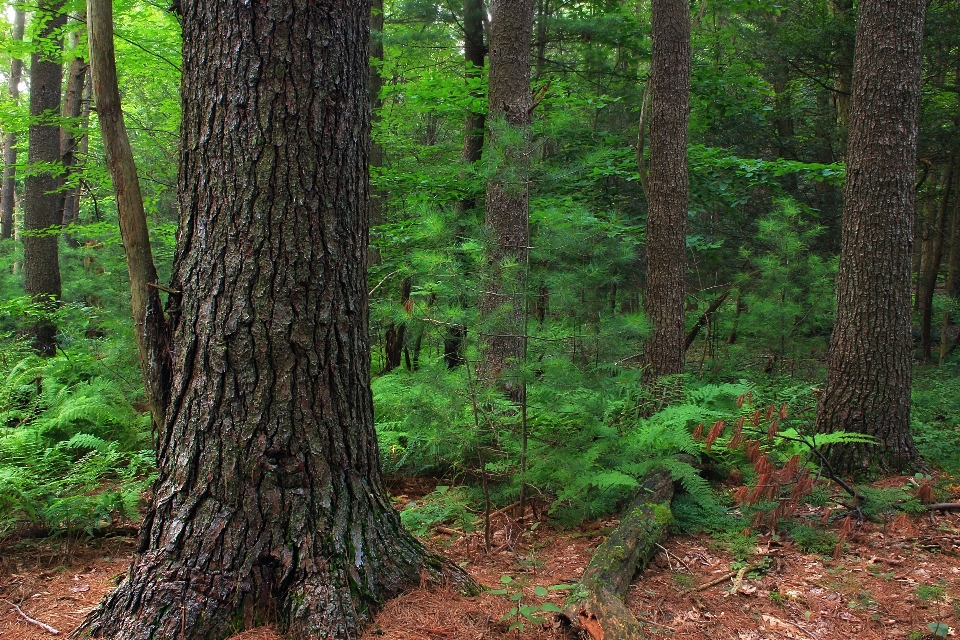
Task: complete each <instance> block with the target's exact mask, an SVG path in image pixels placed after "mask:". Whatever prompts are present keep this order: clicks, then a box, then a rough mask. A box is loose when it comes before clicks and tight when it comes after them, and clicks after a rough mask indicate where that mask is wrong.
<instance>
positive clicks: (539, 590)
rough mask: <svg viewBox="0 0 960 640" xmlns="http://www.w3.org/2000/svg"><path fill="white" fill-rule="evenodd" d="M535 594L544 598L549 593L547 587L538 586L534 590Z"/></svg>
mask: <svg viewBox="0 0 960 640" xmlns="http://www.w3.org/2000/svg"><path fill="white" fill-rule="evenodd" d="M533 592H534V593H535V594H537V596H538V597H540V598H542V597H543V596H545V595H547V593H549V592H548V591H547V588H546V587H541V586H536V587H534V588H533Z"/></svg>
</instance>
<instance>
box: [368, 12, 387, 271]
mask: <svg viewBox="0 0 960 640" xmlns="http://www.w3.org/2000/svg"><path fill="white" fill-rule="evenodd" d="M374 60H376V61H377V62H380V61H381V60H383V0H373V3H372V6H371V8H370V63H371V64H370V111H371V116H370V117H371V120H370V121H371V123H372V124H375V123H377V122H378V121H379V120H380V107H382V106H383V101H382V100H381V99H380V90H381V89H382V88H383V77H381V75H380V69H379V67H377V66H376V65H375V64H374V63H373V62H374ZM383 160H384V154H383V146H382V145H381V144H379V143H378V142H375V141H374V139H373V135H371V136H370V169H371V173H373V169H379V168H381V167H382V166H383ZM385 196H386V194H384V193H383V191H381V190H380V189H373V190H371V191H370V216H369V225H370V226H371V227H377V226H379V225H381V224H383V222H384V220H383V201H384V198H385ZM373 237H374V236H373V235H371V239H372V238H373ZM369 261H370V264H371V265H373V264H380V251H379V250H378V249H377V248H376V247H374V246H372V245H371V247H370V249H369Z"/></svg>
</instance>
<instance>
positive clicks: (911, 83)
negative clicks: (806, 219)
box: [816, 0, 926, 471]
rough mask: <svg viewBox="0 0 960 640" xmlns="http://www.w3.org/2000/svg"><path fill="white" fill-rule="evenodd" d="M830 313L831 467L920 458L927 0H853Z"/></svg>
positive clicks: (911, 462)
mask: <svg viewBox="0 0 960 640" xmlns="http://www.w3.org/2000/svg"><path fill="white" fill-rule="evenodd" d="M858 11H859V15H858V18H857V46H856V53H855V59H854V79H853V99H852V103H851V107H850V109H851V110H850V140H849V145H848V162H847V179H846V183H845V184H844V210H843V237H842V240H841V245H842V246H841V254H840V270H839V274H838V278H837V315H836V321H835V323H834V328H833V335H832V337H831V344H830V363H829V372H828V375H827V383H826V387H825V389H824V392H823V395H822V396H821V397H820V402H819V406H818V408H817V424H816V430H817V432H818V433H832V432H835V431H841V430H843V431H852V432H859V433H865V434H868V435H870V436H873V437H874V438H876V440H877V444H876V445H862V444H856V445H853V444H851V445H843V446H833V447H831V449H830V452H829V456H830V459H831V462H832V463H833V464H834V465H836V468H837V470H838V471H871V470H872V471H878V470H883V471H892V470H900V469H908V468H914V467H916V466H917V465H920V464H922V461H921V460H920V458H919V455H918V453H917V450H916V448H915V447H914V444H913V438H912V436H911V434H910V385H911V375H912V372H911V358H910V354H911V339H910V259H911V254H910V251H911V245H912V243H913V229H912V224H913V213H914V207H913V200H914V178H915V175H916V170H915V166H916V149H917V115H918V109H919V102H920V87H921V79H920V63H921V44H922V37H923V18H924V12H925V11H926V2H925V0H896V1H888V0H883V1H881V0H864V1H862V2H861V3H860V4H859V7H858Z"/></svg>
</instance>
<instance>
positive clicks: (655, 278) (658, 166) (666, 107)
mask: <svg viewBox="0 0 960 640" xmlns="http://www.w3.org/2000/svg"><path fill="white" fill-rule="evenodd" d="M652 28H653V58H652V61H651V63H650V82H651V83H652V89H651V90H652V93H653V96H652V103H651V114H650V177H649V191H648V193H647V200H648V202H649V209H648V212H647V290H646V294H645V295H644V301H643V302H644V311H645V312H646V314H647V317H648V318H649V319H650V322H651V324H652V325H653V335H652V336H651V337H650V339H649V341H648V343H647V347H646V361H647V366H648V368H647V375H648V376H649V378H651V379H656V378H659V377H661V376H668V375H673V374H679V373H683V365H684V348H683V346H684V338H685V332H686V326H685V318H684V311H685V307H686V286H685V277H686V238H687V208H688V203H689V198H690V188H689V182H688V177H687V118H688V116H689V112H690V109H689V105H690V6H689V4H688V3H687V2H685V1H684V0H653V3H652Z"/></svg>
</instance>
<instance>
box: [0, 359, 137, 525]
mask: <svg viewBox="0 0 960 640" xmlns="http://www.w3.org/2000/svg"><path fill="white" fill-rule="evenodd" d="M2 357H3V360H4V361H6V362H7V363H10V362H11V360H13V359H16V364H14V365H13V366H12V367H10V368H9V369H8V371H7V372H6V375H5V377H4V378H3V379H0V534H2V533H4V532H7V531H9V530H11V529H14V528H17V527H24V526H27V527H31V528H34V529H39V530H41V531H45V532H48V533H57V532H66V531H71V530H85V531H86V532H87V533H90V534H92V533H94V531H95V530H98V529H102V528H104V527H108V526H110V525H112V524H116V523H118V522H119V521H121V520H134V521H135V520H138V519H139V515H138V512H139V506H140V496H141V494H142V492H143V491H144V490H145V489H146V487H147V485H148V484H149V482H150V477H151V471H152V469H153V460H154V453H153V451H152V449H151V444H152V443H151V440H150V437H149V432H150V431H149V430H150V427H149V415H148V414H144V413H141V412H138V411H137V410H136V409H135V408H134V407H133V405H132V404H131V403H130V401H129V399H128V398H127V396H126V395H124V393H123V392H122V391H121V389H120V388H119V387H118V385H117V384H116V382H115V381H113V380H110V379H109V378H107V377H104V376H103V373H104V371H103V368H102V366H101V365H100V364H98V363H97V362H96V361H95V360H94V359H92V358H91V357H90V356H88V355H85V354H80V353H74V354H72V355H69V354H66V353H64V354H62V355H58V356H56V357H53V358H49V359H42V358H39V357H37V356H34V355H32V354H30V353H28V352H27V350H26V348H25V347H23V346H22V345H19V346H17V345H15V346H14V347H13V348H11V347H8V348H7V349H6V350H5V351H4V353H3V354H2Z"/></svg>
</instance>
